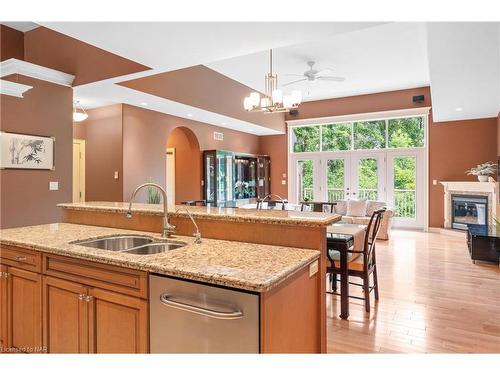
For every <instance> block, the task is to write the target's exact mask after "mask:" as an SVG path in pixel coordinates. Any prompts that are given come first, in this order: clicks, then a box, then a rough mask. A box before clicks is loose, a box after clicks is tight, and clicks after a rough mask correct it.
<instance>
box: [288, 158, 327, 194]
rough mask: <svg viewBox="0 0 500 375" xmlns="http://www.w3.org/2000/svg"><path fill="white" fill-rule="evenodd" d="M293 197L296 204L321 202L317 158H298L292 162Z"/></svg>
mask: <svg viewBox="0 0 500 375" xmlns="http://www.w3.org/2000/svg"><path fill="white" fill-rule="evenodd" d="M293 163H294V164H295V166H294V169H295V175H294V176H293V188H294V189H293V190H294V192H293V197H294V198H295V201H296V202H297V203H300V202H303V201H319V200H321V181H320V171H319V169H320V168H319V165H320V160H319V157H300V158H297V159H296V160H294V161H293Z"/></svg>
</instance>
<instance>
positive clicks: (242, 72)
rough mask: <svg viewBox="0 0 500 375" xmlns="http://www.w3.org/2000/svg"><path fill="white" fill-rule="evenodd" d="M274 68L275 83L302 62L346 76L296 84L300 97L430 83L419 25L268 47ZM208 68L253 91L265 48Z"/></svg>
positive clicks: (263, 67) (265, 60) (260, 79)
mask: <svg viewBox="0 0 500 375" xmlns="http://www.w3.org/2000/svg"><path fill="white" fill-rule="evenodd" d="M273 60H274V64H273V65H274V70H275V72H276V73H278V79H279V83H280V84H284V83H288V82H291V81H295V80H297V79H300V78H299V77H291V76H287V74H302V73H303V72H304V71H305V70H307V69H308V66H307V64H306V62H307V61H315V62H316V64H315V66H314V68H315V69H316V70H321V69H325V68H330V69H332V72H331V73H329V74H331V75H334V76H341V77H345V78H346V80H345V81H344V82H324V81H315V82H312V83H308V82H300V83H296V84H293V85H289V86H286V87H285V88H284V89H285V91H291V90H293V89H299V90H301V91H302V93H303V97H304V100H318V99H325V98H333V97H343V96H351V95H358V94H367V93H373V92H382V91H390V90H397V89H404V88H411V87H419V86H427V85H429V72H428V66H427V45H426V29H425V24H424V23H391V24H384V25H379V26H376V27H370V28H366V29H362V30H357V31H353V32H349V33H344V34H339V35H335V36H332V37H328V38H320V39H317V40H315V41H314V42H310V43H304V44H296V45H292V46H287V47H283V48H278V49H274V50H273ZM208 67H210V68H211V69H214V70H216V71H218V72H219V73H222V74H224V75H227V76H229V77H231V78H232V79H235V80H237V81H239V82H242V83H244V84H245V85H247V86H249V87H252V88H254V89H255V90H259V91H261V92H262V91H264V75H265V74H266V73H267V71H268V70H269V52H268V51H264V52H259V53H255V54H251V55H246V56H240V57H236V58H233V59H228V60H223V61H218V62H214V63H211V64H208Z"/></svg>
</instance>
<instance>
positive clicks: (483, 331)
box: [326, 231, 500, 353]
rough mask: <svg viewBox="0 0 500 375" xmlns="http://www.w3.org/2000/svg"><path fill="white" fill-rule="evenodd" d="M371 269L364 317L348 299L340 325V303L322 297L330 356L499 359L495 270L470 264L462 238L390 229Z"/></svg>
mask: <svg viewBox="0 0 500 375" xmlns="http://www.w3.org/2000/svg"><path fill="white" fill-rule="evenodd" d="M377 265H378V267H379V288H380V300H379V302H378V303H377V304H375V303H374V301H373V298H372V311H371V314H370V315H368V314H366V313H365V311H364V307H363V301H359V300H356V299H350V314H351V315H350V317H349V320H348V321H342V320H341V319H340V318H339V317H338V315H339V313H340V298H339V297H337V296H332V295H327V297H326V298H327V337H328V352H329V353H374V352H378V353H500V268H499V267H498V265H495V264H489V263H479V262H478V263H477V264H473V263H472V262H471V260H470V258H469V254H468V251H467V246H466V244H465V237H463V238H462V237H455V236H450V235H445V234H439V233H423V232H412V231H393V232H392V238H391V239H390V240H389V241H379V243H378V246H377ZM350 291H351V294H355V295H358V294H359V296H362V293H361V292H362V291H361V288H359V287H356V286H351V287H350Z"/></svg>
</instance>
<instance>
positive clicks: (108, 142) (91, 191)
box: [73, 104, 123, 202]
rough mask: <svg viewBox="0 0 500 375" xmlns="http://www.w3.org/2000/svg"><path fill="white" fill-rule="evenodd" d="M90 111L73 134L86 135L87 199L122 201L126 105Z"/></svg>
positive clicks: (82, 137) (77, 137)
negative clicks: (123, 133)
mask: <svg viewBox="0 0 500 375" xmlns="http://www.w3.org/2000/svg"><path fill="white" fill-rule="evenodd" d="M87 113H88V115H89V117H88V119H87V120H85V121H82V122H80V123H75V124H74V134H73V137H74V138H76V139H85V154H86V157H85V200H87V201H111V202H121V201H123V164H122V159H123V158H122V154H123V148H122V105H121V104H116V105H111V106H107V107H102V108H96V109H92V110H89V111H87ZM115 171H117V172H118V179H117V180H115V178H114V174H115Z"/></svg>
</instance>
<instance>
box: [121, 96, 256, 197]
mask: <svg viewBox="0 0 500 375" xmlns="http://www.w3.org/2000/svg"><path fill="white" fill-rule="evenodd" d="M177 127H184V128H187V129H189V130H191V131H192V132H193V133H194V134H195V135H196V138H197V141H198V143H199V146H200V149H201V150H211V149H221V150H230V151H237V152H245V153H258V152H259V137H258V136H255V135H251V134H247V133H241V132H238V131H234V130H230V129H225V128H219V127H216V126H212V125H207V124H205V123H201V122H197V121H192V120H187V119H183V118H180V117H175V116H170V115H166V114H163V113H159V112H155V111H150V110H147V109H143V108H138V107H134V106H130V105H123V198H124V199H125V200H128V198H129V197H130V195H131V193H132V191H133V189H134V188H135V187H136V186H137V185H139V184H141V183H143V182H145V181H148V180H150V179H151V180H153V181H155V182H158V183H160V184H162V185H164V184H165V178H166V172H165V168H166V156H165V151H166V147H167V144H168V143H167V142H168V137H169V135H170V133H171V132H172V130H173V129H175V128H177ZM214 131H218V132H222V133H224V140H223V141H216V140H214V139H213V132H214ZM195 159H196V158H192V159H190V160H188V161H186V163H184V164H183V165H185V166H186V168H191V169H194V168H198V170H200V167H199V164H197V161H196V160H195ZM176 194H177V193H176ZM144 199H145V195H144V194H142V195H141V196H140V197H139V200H144ZM188 199H192V198H188Z"/></svg>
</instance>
